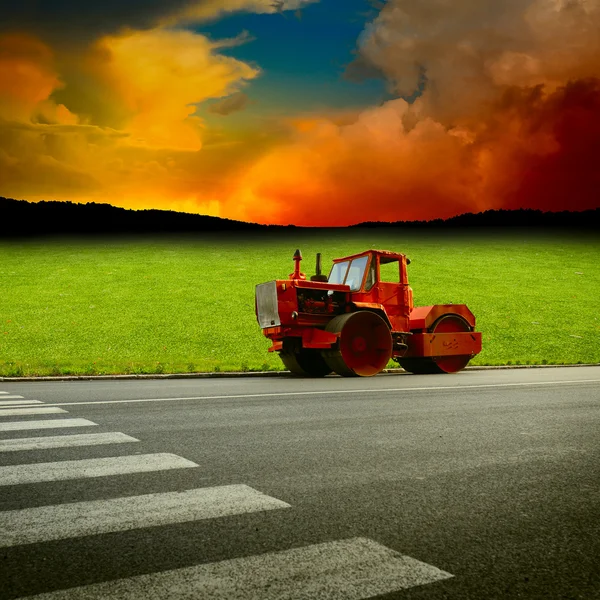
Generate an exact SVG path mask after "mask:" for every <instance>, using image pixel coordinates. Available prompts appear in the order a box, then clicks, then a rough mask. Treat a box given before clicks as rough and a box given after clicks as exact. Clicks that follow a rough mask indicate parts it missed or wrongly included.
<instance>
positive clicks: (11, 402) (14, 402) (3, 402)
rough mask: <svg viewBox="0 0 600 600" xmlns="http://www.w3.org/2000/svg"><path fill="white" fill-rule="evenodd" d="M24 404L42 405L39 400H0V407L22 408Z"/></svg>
mask: <svg viewBox="0 0 600 600" xmlns="http://www.w3.org/2000/svg"><path fill="white" fill-rule="evenodd" d="M25 404H43V403H42V402H41V400H0V406H15V405H19V406H23V405H25Z"/></svg>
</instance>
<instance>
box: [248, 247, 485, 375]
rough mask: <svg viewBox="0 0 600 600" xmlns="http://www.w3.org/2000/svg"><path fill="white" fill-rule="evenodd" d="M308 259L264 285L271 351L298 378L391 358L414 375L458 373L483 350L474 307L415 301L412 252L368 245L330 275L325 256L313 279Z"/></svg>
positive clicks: (262, 321)
mask: <svg viewBox="0 0 600 600" xmlns="http://www.w3.org/2000/svg"><path fill="white" fill-rule="evenodd" d="M301 260H302V254H301V253H300V250H296V253H295V254H294V263H295V266H294V272H293V273H291V274H290V275H289V278H288V279H277V280H275V281H269V282H267V283H261V284H259V285H257V286H256V318H257V320H258V324H259V325H260V327H261V329H262V332H263V334H264V335H265V336H266V337H267V338H269V339H270V340H271V341H272V345H271V347H270V348H269V352H277V353H278V354H279V356H280V357H281V360H282V361H283V364H284V365H285V367H286V368H287V369H288V370H289V371H290V372H291V373H293V374H294V375H300V376H303V377H324V376H325V375H329V374H330V373H331V372H335V373H337V374H338V375H342V376H344V377H356V376H359V377H369V376H371V375H376V374H377V373H379V372H381V371H382V370H383V369H384V368H385V367H386V365H387V364H388V362H389V361H390V359H393V360H394V361H396V362H397V363H399V364H400V366H401V367H402V368H403V369H405V370H406V371H410V372H411V373H419V374H421V373H456V372H457V371H460V370H461V369H463V368H464V367H465V366H466V365H467V364H468V362H469V361H470V360H471V358H473V356H475V355H476V354H478V353H479V352H481V333H479V332H476V331H475V316H474V315H473V313H472V312H471V311H470V310H469V309H468V308H467V306H466V305H464V304H436V305H435V306H418V307H415V306H414V305H413V292H412V289H411V287H410V286H409V285H408V274H407V266H408V265H409V264H410V260H409V259H408V257H407V256H406V255H404V254H400V253H397V252H389V251H387V250H366V251H364V252H361V253H360V254H353V255H352V256H345V257H344V258H336V259H335V260H334V261H333V266H332V268H331V272H330V273H329V276H328V277H327V276H326V275H322V274H321V255H320V254H317V267H316V275H313V276H312V277H311V278H310V280H307V279H306V276H305V275H304V273H301V272H300V262H301ZM382 267H383V269H382ZM390 268H391V269H392V272H393V273H394V277H393V279H394V281H391V282H390V281H387V280H385V281H384V280H383V279H382V276H381V275H382V270H384V269H385V272H386V273H388V274H389V273H390ZM396 268H397V271H396ZM396 273H397V276H396ZM385 279H390V277H389V276H388V277H386V278H385Z"/></svg>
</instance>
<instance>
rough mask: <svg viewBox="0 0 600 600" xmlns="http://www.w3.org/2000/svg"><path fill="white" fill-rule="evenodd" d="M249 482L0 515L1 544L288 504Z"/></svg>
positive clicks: (43, 539)
mask: <svg viewBox="0 0 600 600" xmlns="http://www.w3.org/2000/svg"><path fill="white" fill-rule="evenodd" d="M289 507H290V505H289V504H286V503H285V502H282V501H281V500H277V499H276V498H271V497H270V496H266V495H265V494H263V493H261V492H259V491H258V490H255V489H253V488H251V487H249V486H247V485H225V486H220V487H211V488H199V489H193V490H186V491H183V492H168V493H163V494H145V495H143V496H132V497H129V498H113V499H109V500H94V501H91V502H77V503H74V504H61V505H57V506H42V507H39V508H28V509H24V510H11V511H7V512H4V513H0V547H7V546H16V545H21V544H32V543H37V542H46V541H49V540H59V539H66V538H72V537H80V536H84V535H97V534H100V533H109V532H112V531H127V530H129V529H137V528H140V527H154V526H158V525H168V524H172V523H185V522H188V521H199V520H203V519H214V518H217V517H224V516H229V515H240V514H243V513H251V512H259V511H265V510H274V509H281V508H289Z"/></svg>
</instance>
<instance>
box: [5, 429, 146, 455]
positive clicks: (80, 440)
mask: <svg viewBox="0 0 600 600" xmlns="http://www.w3.org/2000/svg"><path fill="white" fill-rule="evenodd" d="M139 441H140V440H137V439H136V438H134V437H131V436H129V435H125V434H124V433H119V432H110V433H77V434H75V435H52V436H43V437H31V438H16V439H12V440H0V452H14V451H18V450H46V449H48V448H71V447H73V446H97V445H99V444H123V443H126V442H139Z"/></svg>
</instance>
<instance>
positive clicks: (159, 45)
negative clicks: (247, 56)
mask: <svg viewBox="0 0 600 600" xmlns="http://www.w3.org/2000/svg"><path fill="white" fill-rule="evenodd" d="M222 46H223V44H219V43H218V42H211V41H210V40H208V38H206V37H205V36H202V35H199V34H194V33H192V32H189V31H171V30H163V29H157V30H151V31H144V32H129V33H125V34H123V35H120V36H111V37H106V38H103V39H102V40H101V41H100V42H99V44H98V47H99V49H100V50H101V51H103V53H102V56H103V57H104V59H105V60H104V63H103V65H102V69H103V71H104V76H105V78H106V81H107V82H108V84H109V85H110V86H111V87H112V88H113V90H114V91H116V93H117V94H118V96H119V97H120V99H121V101H122V102H123V104H124V105H125V107H126V109H127V110H128V111H129V113H130V114H131V118H130V121H129V123H127V125H126V127H125V129H126V131H127V132H128V133H130V134H131V143H132V144H135V145H140V146H144V147H152V148H171V149H176V150H199V149H200V148H201V145H202V144H201V131H202V122H201V121H200V119H199V118H197V117H194V116H193V115H194V112H195V111H196V106H195V105H196V104H197V103H200V102H202V101H204V100H206V99H208V98H220V97H223V96H227V95H229V94H231V93H233V92H235V91H236V90H237V89H238V87H239V86H240V85H241V84H242V83H243V82H244V81H249V80H251V79H253V78H255V77H256V76H257V75H258V73H259V72H258V69H256V68H253V67H250V66H249V65H247V64H245V63H243V62H241V61H238V60H236V59H234V58H231V57H228V56H224V55H220V54H219V53H218V50H219V49H220V48H221V47H222Z"/></svg>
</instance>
